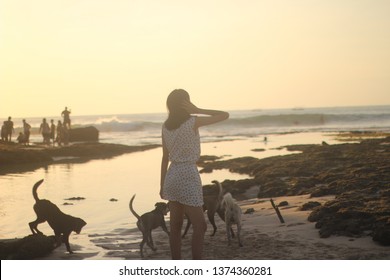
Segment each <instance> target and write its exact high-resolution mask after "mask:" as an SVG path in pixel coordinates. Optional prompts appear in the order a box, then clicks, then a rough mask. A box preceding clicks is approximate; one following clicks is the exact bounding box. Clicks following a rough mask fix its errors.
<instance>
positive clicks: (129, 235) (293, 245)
mask: <svg viewBox="0 0 390 280" xmlns="http://www.w3.org/2000/svg"><path fill="white" fill-rule="evenodd" d="M333 198H334V197H332V196H327V197H322V198H321V199H315V201H320V202H326V201H329V200H331V199H333ZM273 199H274V201H275V202H276V203H279V202H281V201H287V202H288V204H289V205H288V206H285V207H280V211H281V213H282V216H283V218H284V220H285V223H284V224H282V223H280V221H279V219H278V217H277V215H276V213H275V210H274V209H273V208H272V206H271V203H270V201H269V199H265V198H264V199H249V200H245V201H241V202H240V203H239V205H240V206H241V208H242V209H243V212H245V211H246V209H253V210H254V212H252V213H251V214H245V215H244V216H243V228H242V239H243V245H244V246H243V247H239V246H238V244H237V241H236V239H234V240H233V242H232V244H231V246H228V243H227V237H226V230H225V224H224V223H223V222H222V221H221V220H220V219H219V218H216V224H217V226H218V230H217V233H216V235H215V236H210V234H211V229H212V227H211V226H210V224H209V225H208V231H207V233H206V236H205V245H204V259H206V260H388V259H390V251H389V248H388V247H384V246H380V245H378V244H376V243H374V242H372V239H371V238H370V237H369V236H366V237H359V238H351V237H346V236H332V237H329V238H320V236H319V234H318V230H317V229H316V228H315V226H314V223H311V222H309V221H308V220H307V217H308V215H309V212H310V211H300V210H299V207H300V206H302V205H303V204H304V203H306V202H308V201H313V199H310V198H309V197H308V196H307V195H303V196H288V197H278V198H273ZM234 230H236V229H235V228H234ZM190 237H191V232H189V234H188V236H187V237H186V238H184V239H183V245H182V246H183V247H182V252H183V258H184V259H187V260H190V259H191V244H190V243H191V239H190ZM90 238H91V242H92V244H93V245H94V246H97V247H100V248H102V249H104V254H105V256H104V259H130V260H142V258H141V257H140V253H139V243H140V240H141V238H142V236H141V234H140V232H139V231H138V230H137V229H124V228H123V229H116V230H115V232H113V233H112V234H111V235H105V234H102V235H94V236H90ZM153 238H154V241H155V245H156V247H157V251H152V250H151V249H150V248H147V247H146V246H145V248H146V249H144V253H145V257H144V258H143V259H144V260H169V259H170V251H169V243H168V237H167V235H166V234H165V233H164V232H163V231H162V230H161V229H157V230H155V231H153ZM73 243H77V237H74V238H73ZM92 244H91V247H90V248H82V247H78V246H77V245H76V248H77V250H78V251H77V252H76V254H73V255H70V254H68V253H66V252H65V247H64V246H62V247H60V248H58V249H56V250H55V251H54V252H53V253H52V254H50V255H49V256H48V257H47V258H43V259H58V260H68V259H71V260H77V259H84V258H90V259H100V258H101V257H102V256H101V255H99V254H98V253H96V252H95V253H93V250H94V249H93V246H92ZM88 250H90V252H88Z"/></svg>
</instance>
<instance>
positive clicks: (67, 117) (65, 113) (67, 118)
mask: <svg viewBox="0 0 390 280" xmlns="http://www.w3.org/2000/svg"><path fill="white" fill-rule="evenodd" d="M61 116H63V117H64V121H63V122H62V125H63V126H68V129H70V110H68V107H65V110H64V111H62V113H61Z"/></svg>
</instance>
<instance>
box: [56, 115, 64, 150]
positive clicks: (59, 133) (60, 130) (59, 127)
mask: <svg viewBox="0 0 390 280" xmlns="http://www.w3.org/2000/svg"><path fill="white" fill-rule="evenodd" d="M62 134H63V128H62V122H61V121H58V123H57V138H56V141H57V144H58V146H61V145H62V138H63V136H62Z"/></svg>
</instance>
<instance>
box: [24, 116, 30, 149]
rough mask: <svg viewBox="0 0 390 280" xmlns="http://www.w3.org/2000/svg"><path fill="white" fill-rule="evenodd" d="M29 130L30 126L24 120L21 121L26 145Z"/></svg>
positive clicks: (28, 140) (28, 141) (28, 138)
mask: <svg viewBox="0 0 390 280" xmlns="http://www.w3.org/2000/svg"><path fill="white" fill-rule="evenodd" d="M30 129H31V125H30V124H29V123H27V122H26V120H23V133H24V139H25V141H26V142H25V143H26V145H28V144H29V143H30Z"/></svg>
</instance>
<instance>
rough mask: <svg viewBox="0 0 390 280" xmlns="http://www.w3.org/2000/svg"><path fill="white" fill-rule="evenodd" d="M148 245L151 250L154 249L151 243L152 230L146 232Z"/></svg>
mask: <svg viewBox="0 0 390 280" xmlns="http://www.w3.org/2000/svg"><path fill="white" fill-rule="evenodd" d="M148 246H149V247H150V248H151V249H152V250H153V251H156V250H157V249H156V247H154V244H153V238H152V230H150V231H149V234H148Z"/></svg>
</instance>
